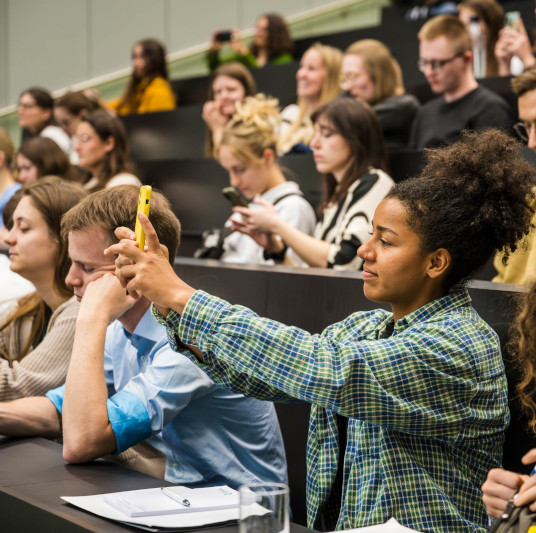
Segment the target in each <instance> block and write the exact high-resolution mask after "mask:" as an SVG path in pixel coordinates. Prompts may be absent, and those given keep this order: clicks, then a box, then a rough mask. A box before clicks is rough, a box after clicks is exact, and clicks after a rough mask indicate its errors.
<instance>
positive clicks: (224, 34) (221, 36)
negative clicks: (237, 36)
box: [215, 30, 233, 43]
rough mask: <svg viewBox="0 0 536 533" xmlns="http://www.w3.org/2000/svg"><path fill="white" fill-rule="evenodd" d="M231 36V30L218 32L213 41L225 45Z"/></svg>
mask: <svg viewBox="0 0 536 533" xmlns="http://www.w3.org/2000/svg"><path fill="white" fill-rule="evenodd" d="M232 36H233V34H232V32H231V30H223V31H219V32H218V33H217V34H216V37H215V39H216V41H218V42H219V43H226V42H228V41H230V40H231V37H232Z"/></svg>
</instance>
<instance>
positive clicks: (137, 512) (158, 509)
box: [103, 486, 240, 518]
mask: <svg viewBox="0 0 536 533" xmlns="http://www.w3.org/2000/svg"><path fill="white" fill-rule="evenodd" d="M103 497H104V500H105V501H106V503H107V504H108V505H111V506H112V507H113V508H115V509H117V510H118V511H121V512H122V513H123V514H124V515H125V516H127V517H128V518H131V517H137V516H152V515H161V514H176V513H195V512H199V511H213V510H218V509H228V508H230V507H238V506H239V504H240V496H239V494H238V491H236V490H233V489H231V488H229V487H227V486H220V487H206V488H200V489H189V488H187V487H181V486H174V487H165V488H163V489H162V490H160V491H159V492H150V493H149V492H147V491H135V490H134V491H132V490H131V491H124V492H114V493H111V494H105V495H103ZM183 501H184V502H185V504H182V503H181V502H183Z"/></svg>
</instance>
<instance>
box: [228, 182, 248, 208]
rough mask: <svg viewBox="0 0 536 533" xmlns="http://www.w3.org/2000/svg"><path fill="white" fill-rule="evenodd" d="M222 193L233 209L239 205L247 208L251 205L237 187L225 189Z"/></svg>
mask: <svg viewBox="0 0 536 533" xmlns="http://www.w3.org/2000/svg"><path fill="white" fill-rule="evenodd" d="M221 193H222V194H223V196H225V198H227V200H229V202H231V204H232V206H233V207H234V206H237V205H240V206H242V207H247V206H248V205H249V200H248V199H247V198H246V197H245V196H244V195H243V194H242V193H241V192H240V189H237V188H236V187H225V188H224V189H222V191H221Z"/></svg>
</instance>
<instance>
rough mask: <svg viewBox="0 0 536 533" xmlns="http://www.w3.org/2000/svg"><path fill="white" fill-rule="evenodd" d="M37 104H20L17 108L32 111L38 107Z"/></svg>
mask: <svg viewBox="0 0 536 533" xmlns="http://www.w3.org/2000/svg"><path fill="white" fill-rule="evenodd" d="M36 106H37V104H26V103H23V102H19V103H18V105H17V107H18V108H19V109H32V108H34V107H36Z"/></svg>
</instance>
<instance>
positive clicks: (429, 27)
mask: <svg viewBox="0 0 536 533" xmlns="http://www.w3.org/2000/svg"><path fill="white" fill-rule="evenodd" d="M417 37H418V38H419V41H433V40H434V39H437V38H439V37H445V38H446V39H447V41H448V43H449V45H450V46H451V48H452V52H453V53H454V54H460V53H462V52H467V51H470V50H472V49H473V43H472V42H471V35H470V34H469V30H468V29H467V28H466V27H465V25H464V23H463V22H462V21H461V20H460V19H459V18H458V17H455V16H454V15H438V16H437V17H434V18H433V19H430V20H429V21H427V22H425V23H424V24H423V26H422V28H421V29H420V31H419V33H418V34H417Z"/></svg>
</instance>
